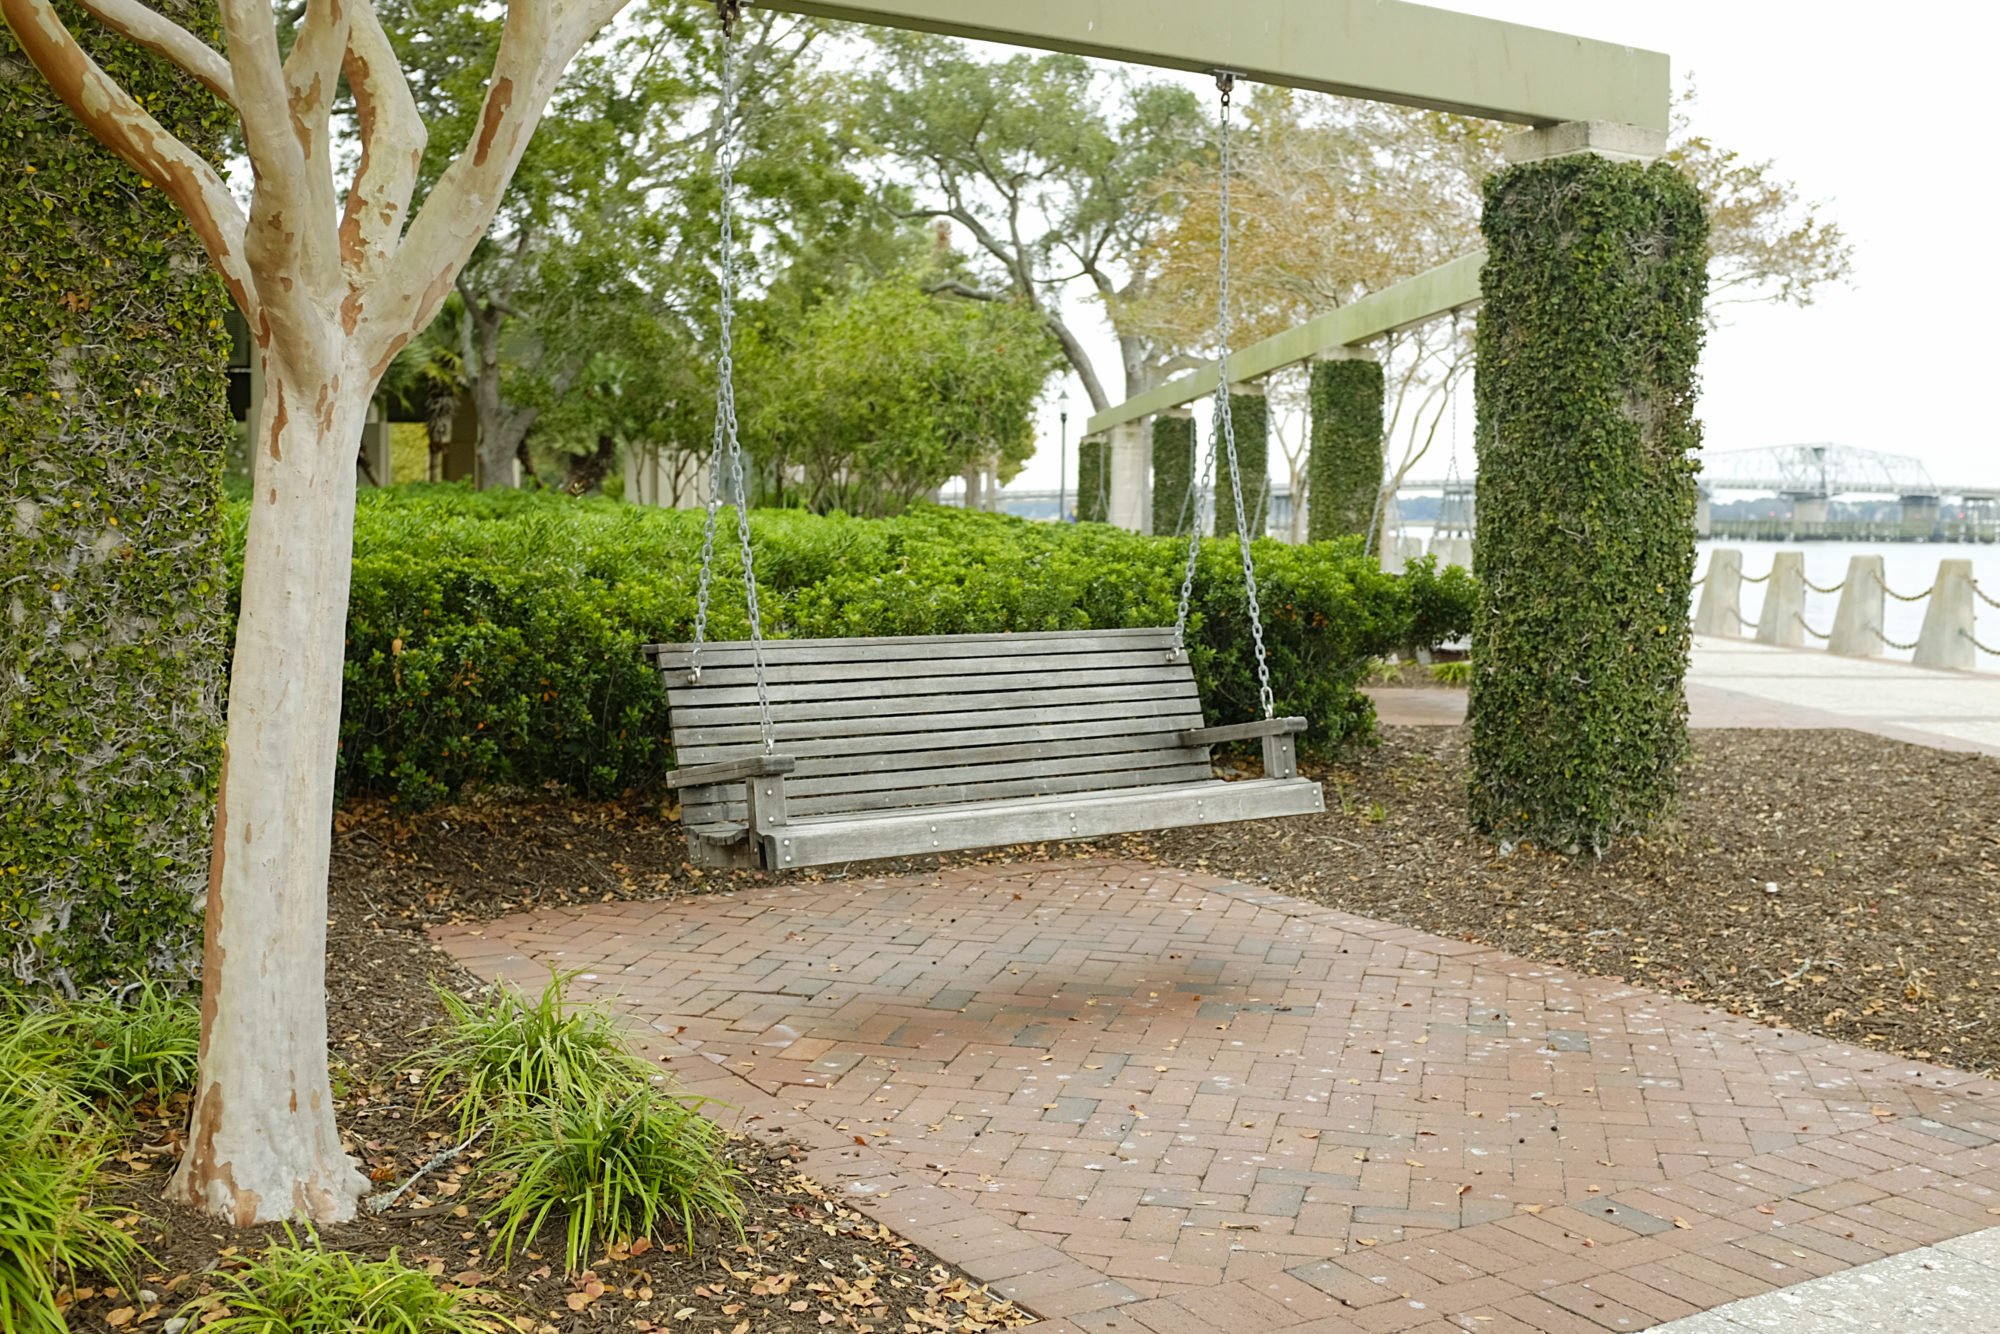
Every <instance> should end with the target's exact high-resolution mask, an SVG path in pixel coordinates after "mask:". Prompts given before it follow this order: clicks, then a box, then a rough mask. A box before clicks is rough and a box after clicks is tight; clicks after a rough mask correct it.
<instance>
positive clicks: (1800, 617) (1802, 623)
mask: <svg viewBox="0 0 2000 1334" xmlns="http://www.w3.org/2000/svg"><path fill="white" fill-rule="evenodd" d="M1792 619H1793V620H1795V621H1797V622H1798V623H1799V629H1801V630H1803V631H1805V632H1806V633H1807V634H1809V635H1811V636H1812V637H1813V638H1814V639H1829V640H1830V639H1832V638H1833V636H1832V635H1830V634H1825V635H1823V634H1821V633H1820V632H1819V631H1817V630H1815V629H1813V628H1812V627H1811V626H1810V625H1808V624H1806V618H1805V614H1804V613H1803V612H1796V611H1795V612H1793V613H1792Z"/></svg>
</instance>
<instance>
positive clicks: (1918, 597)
mask: <svg viewBox="0 0 2000 1334" xmlns="http://www.w3.org/2000/svg"><path fill="white" fill-rule="evenodd" d="M1882 591H1883V592H1884V593H1887V594H1888V595H1889V596H1890V597H1892V598H1894V599H1896V601H1898V602H1922V601H1923V600H1924V599H1925V598H1927V597H1929V596H1930V595H1931V594H1933V593H1935V592H1937V585H1936V584H1932V585H1931V586H1930V587H1929V588H1926V589H1925V590H1924V591H1923V592H1921V593H1898V592H1897V591H1896V590H1895V589H1893V588H1891V587H1889V585H1887V584H1884V585H1882ZM1883 642H1885V643H1886V642H1887V641H1886V640H1885V641H1883Z"/></svg>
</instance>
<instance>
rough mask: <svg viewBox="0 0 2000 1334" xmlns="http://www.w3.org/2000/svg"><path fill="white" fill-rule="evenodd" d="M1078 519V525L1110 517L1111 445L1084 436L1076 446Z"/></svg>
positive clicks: (1100, 438)
mask: <svg viewBox="0 0 2000 1334" xmlns="http://www.w3.org/2000/svg"><path fill="white" fill-rule="evenodd" d="M1076 517H1077V521H1078V522H1079V523H1104V522H1107V521H1108V520H1109V519H1110V518H1111V442H1110V441H1108V440H1106V439H1105V438H1104V437H1103V436H1085V437H1084V438H1083V439H1082V440H1081V441H1079V442H1078V443H1077V447H1076Z"/></svg>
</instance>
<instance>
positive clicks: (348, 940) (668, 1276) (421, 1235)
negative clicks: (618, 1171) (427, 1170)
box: [70, 804, 1032, 1334]
mask: <svg viewBox="0 0 2000 1334" xmlns="http://www.w3.org/2000/svg"><path fill="white" fill-rule="evenodd" d="M336 825H337V830H338V832H337V833H336V836H335V837H336V853H335V867H334V875H333V884H332V890H331V895H330V898H331V904H330V912H329V914H328V915H329V918H330V919H331V921H332V925H331V927H330V928H329V930H328V959H327V984H328V993H329V994H328V1032H329V1036H330V1038H331V1045H332V1050H333V1057H334V1061H335V1093H336V1095H337V1097H338V1098H339V1099H340V1101H339V1102H338V1103H337V1107H338V1111H339V1117H340V1126H341V1130H342V1132H343V1134H344V1135H346V1136H347V1137H348V1139H349V1141H350V1151H351V1152H353V1153H354V1154H355V1156H356V1157H358V1158H360V1159H361V1160H362V1162H363V1164H364V1166H365V1167H366V1168H367V1169H368V1171H369V1174H370V1176H371V1177H373V1178H375V1180H376V1181H377V1182H378V1186H377V1189H378V1190H381V1189H392V1188H393V1187H394V1186H396V1185H398V1184H400V1183H401V1182H403V1181H405V1180H407V1179H408V1178H409V1177H410V1175H411V1174H412V1173H413V1172H415V1171H416V1169H417V1168H418V1167H420V1166H422V1165H423V1164H425V1163H426V1162H427V1161H429V1160H430V1159H431V1158H432V1157H433V1156H434V1155H435V1154H436V1153H437V1152H438V1150H440V1149H441V1148H447V1147H450V1146H451V1145H452V1144H453V1143H454V1141H455V1139H456V1136H455V1134H454V1131H455V1128H456V1127H455V1123H454V1122H453V1121H452V1120H451V1118H450V1117H449V1116H448V1115H446V1114H445V1109H442V1108H429V1109H426V1108H424V1107H422V1106H421V1105H420V1099H419V1094H420V1092H421V1090H420V1089H419V1088H418V1087H417V1086H416V1085H417V1082H418V1080H413V1079H412V1077H411V1076H412V1071H414V1070H416V1069H418V1068H419V1064H420V1059H421V1053H422V1051H423V1050H424V1048H425V1047H426V1046H427V1045H428V1037H427V1035H426V1033H425V1032H424V1030H425V1028H426V1027H427V1026H428V1025H430V1024H432V1023H435V1022H437V1021H438V1020H440V1019H442V1018H443V1016H444V1012H443V1008H442V1007H441V1006H440V1005H439V1003H438V1001H437V998H436V995H435V994H434V993H433V991H432V990H431V986H432V981H433V979H435V980H436V981H437V982H438V983H439V984H441V985H444V986H448V987H452V988H454V989H456V990H458V991H460V992H463V993H469V992H471V991H473V990H474V989H475V988H477V987H479V986H480V985H481V984H480V982H479V980H478V979H476V978H474V977H472V976H471V975H470V974H468V973H465V972H463V971H462V970H460V969H458V968H457V967H456V965H454V964H453V963H452V962H451V961H450V960H449V959H448V958H447V957H446V956H445V955H444V954H442V953H441V952H439V951H437V950H436V949H435V948H434V947H433V946H432V945H431V944H430V942H429V941H428V939H426V938H425V937H424V936H423V934H422V928H423V926H424V925H425V924H426V923H427V922H430V921H436V920H441V919H446V918H449V917H451V916H454V915H458V914H461V913H465V912H477V913H480V914H483V915H492V914H496V913H501V912H507V911H510V910H511V909H513V908H516V907H524V906H538V905H542V904H546V903H554V902H575V901H577V900H579V899H581V898H586V897H588V898H596V897H601V896H602V895H603V894H605V893H618V894H624V895H628V896H629V895H638V894H642V893H645V894H657V893H660V892H681V891H685V890H690V889H696V890H698V889H700V888H703V887H704V882H703V881H701V880H700V879H698V878H696V877H694V876H691V875H689V874H688V873H686V872H685V871H681V870H679V856H680V854H679V852H678V851H676V852H675V853H674V854H673V856H672V857H671V859H669V857H668V856H667V854H666V853H665V851H664V848H665V845H666V843H667V842H668V841H671V842H672V843H674V844H675V845H676V848H677V849H678V845H679V842H680V838H679V833H678V829H677V827H676V826H674V825H673V824H671V822H669V823H666V824H663V823H662V822H661V821H660V820H659V819H658V818H657V817H656V816H650V815H646V814H642V813H638V812H634V811H628V810H626V809H623V808H621V807H617V806H586V805H582V804H575V805H562V806H554V807H550V806H535V807H512V806H508V805H504V804H482V805H479V806H474V807H468V808H464V809H453V810H449V811H445V812H434V813H431V814H430V815H428V816H426V817H425V818H424V819H422V820H421V821H414V820H404V819H398V818H396V817H395V816H394V815H393V814H392V813H391V812H389V811H388V810H387V809H386V808H383V807H376V806H369V807H362V808H360V809H357V810H351V811H345V812H343V813H342V814H341V816H340V817H339V819H338V820H337V821H336ZM670 870H671V871H674V872H676V873H677V874H676V875H675V876H674V877H671V878H663V877H666V876H667V873H668V872H669V871H670ZM607 885H609V886H611V888H610V889H607V888H606V886H607ZM419 1079H420V1076H419ZM142 1114H143V1115H144V1116H145V1118H146V1119H145V1120H143V1121H142V1124H141V1132H140V1134H139V1135H137V1136H136V1137H135V1140H134V1142H133V1143H132V1144H131V1145H130V1146H129V1147H128V1148H127V1150H126V1151H125V1152H123V1153H121V1154H120V1155H119V1157H118V1158H117V1160H115V1161H114V1163H113V1165H112V1170H113V1172H114V1178H113V1183H112V1184H113V1189H112V1191H111V1192H110V1195H111V1198H112V1201H113V1202H114V1203H116V1204H119V1205H121V1206H124V1207H127V1208H129V1209H130V1210H131V1211H132V1212H133V1213H134V1214H136V1215H139V1216H140V1217H141V1218H142V1219H143V1220H144V1221H143V1223H142V1224H141V1225H140V1230H139V1235H140V1238H141V1240H142V1241H143V1243H144V1244H145V1245H146V1248H147V1250H148V1251H149V1252H150V1253H151V1255H152V1257H153V1259H154V1261H155V1263H154V1264H153V1265H151V1266H148V1267H147V1268H146V1269H145V1270H144V1271H143V1274H142V1282H141V1285H140V1290H141V1292H149V1293H151V1294H153V1296H154V1297H155V1298H156V1299H157V1300H156V1301H154V1302H151V1303H148V1302H146V1301H144V1300H143V1298H142V1297H141V1296H139V1295H138V1294H135V1293H119V1292H116V1291H115V1290H114V1291H111V1292H105V1291H100V1290H94V1289H86V1290H85V1291H87V1292H88V1293H89V1295H88V1296H83V1297H81V1299H80V1300H79V1301H78V1303H77V1304H76V1306H75V1307H73V1308H72V1310H71V1312H70V1323H71V1327H72V1328H74V1329H78V1330H110V1329H120V1330H125V1331H131V1330H146V1331H154V1330H160V1329H161V1328H162V1327H163V1325H164V1322H165V1321H166V1320H167V1319H169V1318H170V1317H172V1316H173V1315H174V1314H175V1312H176V1311H177V1310H178V1309H179V1308H180V1306H181V1305H182V1304H183V1303H184V1302H185V1301H187V1300H188V1299H189V1298H191V1297H193V1296H195V1295H197V1294H199V1293H202V1292H203V1291H205V1290H206V1287H205V1284H206V1283H207V1278H206V1276H207V1275H208V1274H209V1273H211V1272H212V1271H214V1270H216V1269H227V1268H230V1267H233V1266H238V1265H241V1264H242V1263H243V1262H244V1261H245V1260H246V1259H248V1258H249V1256H250V1255H252V1254H254V1253H255V1252H257V1251H259V1250H261V1248H262V1247H263V1246H264V1245H265V1244H266V1239H267V1237H277V1238H280V1239H282V1237H283V1230H282V1229H280V1228H275V1227H272V1228H243V1229H237V1228H232V1227H229V1226H226V1225H224V1224H222V1223H219V1222H217V1221H216V1220H214V1219H211V1218H209V1217H207V1216H205V1215H202V1214H198V1213H195V1212H194V1211H192V1210H188V1209H184V1208H181V1207H178V1206H174V1205H169V1204H166V1203H164V1202H163V1201H162V1200H161V1198H160V1193H161V1191H162V1190H163V1188H164V1187H165V1184H166V1180H167V1176H168V1173H169V1171H170V1170H171V1168H172V1166H173V1164H174V1162H175V1161H176V1159H177V1157H178V1152H179V1143H180V1136H181V1131H182V1127H184V1126H185V1124H186V1119H187V1118H186V1105H185V1099H184V1098H180V1099H177V1100H176V1103H175V1105H173V1106H170V1107H168V1108H165V1109H155V1108H144V1109H142ZM729 1152H730V1156H731V1158H732V1159H733V1160H734V1161H735V1163H736V1164H737V1166H738V1167H739V1168H740V1169H741V1170H742V1171H743V1173H744V1181H743V1191H742V1193H743V1198H744V1203H745V1213H744V1220H743V1227H744V1238H743V1240H742V1242H741V1243H740V1244H739V1242H738V1240H737V1238H736V1237H735V1235H734V1233H733V1232H729V1231H726V1230H724V1229H718V1228H716V1227H714V1226H713V1225H710V1226H705V1227H702V1228H698V1229H697V1232H696V1239H695V1245H694V1246H693V1247H692V1249H690V1248H689V1247H688V1246H687V1245H686V1244H685V1242H684V1241H683V1242H680V1243H676V1242H675V1241H674V1240H673V1239H672V1238H671V1237H670V1236H666V1235H663V1236H661V1237H659V1238H656V1239H655V1241H656V1243H657V1244H653V1245H647V1244H646V1243H643V1242H642V1243H640V1244H639V1245H638V1246H636V1247H631V1248H625V1247H620V1248H619V1249H618V1252H617V1253H616V1254H606V1255H601V1256H599V1257H598V1259H597V1260H596V1262H595V1263H593V1264H592V1266H591V1268H590V1269H589V1271H588V1272H587V1273H585V1274H581V1275H568V1274H565V1273H564V1272H563V1259H562V1247H563V1235H562V1222H561V1220H560V1218H558V1219H555V1220H553V1221H552V1222H551V1223H550V1225H549V1227H548V1228H547V1229H546V1230H545V1232H544V1233H543V1235H542V1237H541V1239H540V1241H539V1242H537V1243H535V1244H533V1245H532V1247H531V1248H530V1249H528V1250H525V1251H521V1250H517V1251H516V1253H515V1256H514V1261H513V1263H512V1264H511V1265H508V1264H506V1263H504V1262H503V1261H502V1260H501V1259H500V1258H499V1257H497V1256H493V1255H490V1254H489V1253H488V1246H487V1232H486V1230H485V1229H484V1228H483V1227H481V1226H480V1224H479V1217H480V1215H481V1214H482V1213H483V1212H484V1211H485V1209H486V1207H487V1206H486V1203H485V1202H484V1200H483V1199H482V1197H483V1196H484V1195H485V1194H486V1193H487V1183H485V1182H484V1181H482V1180H481V1178H480V1176H479V1174H478V1171H477V1168H478V1159H479V1158H480V1157H481V1156H483V1155H482V1152H481V1150H480V1149H479V1148H478V1147H476V1146H475V1147H474V1148H472V1149H470V1150H468V1151H467V1152H466V1153H465V1154H464V1155H463V1156H462V1157H461V1158H459V1159H457V1160H455V1161H454V1162H453V1163H452V1164H451V1165H450V1167H448V1168H445V1169H441V1170H440V1171H438V1172H437V1173H435V1174H433V1175H432V1176H429V1177H426V1178H425V1179H424V1180H423V1181H422V1182H421V1183H419V1185H418V1186H417V1188H416V1190H415V1191H414V1192H412V1193H411V1194H409V1195H406V1196H405V1197H404V1198H403V1199H402V1200H401V1201H399V1202H398V1203H397V1204H396V1205H395V1206H394V1207H393V1208H392V1209H390V1210H389V1211H388V1212H387V1213H385V1214H383V1215H381V1216H379V1217H377V1216H366V1215H365V1214H364V1217H363V1218H362V1219H361V1220H358V1221H356V1222H353V1223H347V1224H342V1225H339V1226H335V1227H329V1228H326V1229H325V1230H323V1231H322V1232H321V1234H320V1237H321V1240H322V1242H324V1243H325V1244H326V1245H327V1246H328V1247H330V1248H337V1249H341V1250H347V1251H353V1252H356V1253H361V1254H366V1255H368V1256H371V1257H375V1258H380V1257H382V1256H386V1255H387V1254H388V1253H389V1251H390V1250H391V1249H392V1248H393V1249H396V1250H398V1251H399V1252H400V1253H401V1256H402V1258H403V1259H404V1260H405V1261H406V1262H409V1263H412V1264H417V1265H421V1266H424V1267H427V1268H428V1269H429V1270H430V1272H431V1273H432V1274H433V1275H436V1276H437V1277H438V1278H439V1281H441V1282H446V1283H450V1284H452V1285H454V1286H457V1287H460V1288H463V1289H465V1290H466V1292H467V1294H468V1297H469V1299H471V1300H473V1301H475V1302H476V1303H478V1304H479V1305H480V1306H481V1307H483V1308H484V1309H486V1310H488V1311H490V1312H491V1313H492V1314H493V1315H494V1316H495V1317H497V1319H496V1321H495V1324H496V1328H504V1329H518V1330H522V1331H530V1332H531V1334H558V1332H560V1334H573V1332H576V1331H597V1330H614V1329H615V1330H619V1331H626V1330H637V1331H640V1334H646V1332H647V1331H654V1330H658V1331H668V1330H671V1331H676V1334H678V1331H683V1330H686V1331H690V1332H698V1334H708V1332H709V1331H719V1332H720V1334H803V1332H804V1331H812V1332H813V1334H828V1332H832V1334H845V1332H849V1331H852V1332H855V1334H859V1332H861V1331H876V1332H878V1334H892V1332H893V1331H907V1330H919V1329H921V1330H923V1331H926V1334H936V1332H937V1331H963V1332H964V1334H978V1332H980V1331H986V1330H993V1329H1002V1328H1010V1327H1013V1326H1016V1325H1024V1324H1029V1323H1032V1321H1031V1320H1030V1318H1029V1317H1028V1316H1027V1315H1026V1314H1025V1313H1023V1312H1021V1311H1019V1310H1018V1309H1016V1308H1014V1307H1012V1306H1011V1305H1009V1304H1008V1303H1006V1302H1005V1301H1002V1300H1001V1299H999V1298H997V1297H993V1296H991V1295H989V1294H987V1293H985V1292H984V1291H982V1290H981V1289H980V1288H979V1287H978V1285H977V1284H975V1283H972V1282H969V1281H968V1280H967V1279H966V1278H965V1276H964V1274H963V1273H962V1272H961V1271H959V1270H957V1269H954V1268H953V1267H951V1266H949V1265H945V1264H943V1263H941V1262H940V1261H939V1260H938V1259H937V1258H936V1257H935V1256H933V1255H932V1254H930V1253H929V1252H928V1251H926V1250H924V1249H922V1248H921V1247H918V1246H914V1245H912V1244H910V1243H909V1242H907V1241H905V1240H903V1239H902V1238H901V1237H898V1236H896V1235H895V1234H894V1233H892V1232H890V1231H889V1230H888V1229H887V1228H884V1227H881V1226H879V1225H877V1224H876V1223H874V1222H873V1221H872V1220H870V1219H867V1218H863V1217H862V1216H861V1215H860V1214H858V1213H856V1212H854V1211H853V1210H851V1209H848V1208H846V1207H844V1206H842V1205H841V1204H840V1203H839V1202H838V1201H837V1200H835V1199H834V1198H832V1196H831V1194H830V1193H829V1192H828V1191H826V1190H824V1189H823V1188H822V1187H821V1186H820V1185H819V1184H818V1183H816V1182H815V1181H813V1180H812V1179H811V1178H810V1177H808V1176H805V1175H804V1174H802V1173H801V1172H800V1170H799V1168H798V1166H797V1165H796V1164H795V1162H794V1160H793V1158H792V1157H791V1156H790V1153H789V1152H788V1146H785V1145H783V1144H769V1143H759V1142H757V1141H754V1140H751V1139H749V1138H747V1137H738V1138H734V1139H732V1140H731V1142H730V1145H729ZM912 1307H914V1308H917V1309H919V1310H921V1311H923V1312H924V1313H925V1315H924V1320H923V1322H922V1323H919V1322H918V1321H917V1320H916V1319H915V1318H913V1317H912V1315H911V1314H910V1308H912ZM502 1322H504V1323H502ZM190 1334H193V1332H192V1331H191V1332H190Z"/></svg>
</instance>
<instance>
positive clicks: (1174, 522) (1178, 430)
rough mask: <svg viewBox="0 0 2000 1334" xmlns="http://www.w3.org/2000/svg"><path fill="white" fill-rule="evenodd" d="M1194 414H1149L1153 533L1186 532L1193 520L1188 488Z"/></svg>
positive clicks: (1192, 478)
mask: <svg viewBox="0 0 2000 1334" xmlns="http://www.w3.org/2000/svg"><path fill="white" fill-rule="evenodd" d="M1197 472H1198V470H1197V468H1196V456H1195V439H1194V418H1193V417H1191V416H1189V417H1177V416H1163V417H1155V418H1153V535H1154V536H1155V537H1172V536H1174V535H1175V534H1176V533H1178V534H1180V535H1181V536H1183V537H1184V536H1186V535H1187V525H1188V524H1191V523H1193V522H1194V521H1195V519H1196V517H1197V516H1196V515H1195V512H1194V506H1193V504H1192V503H1191V501H1190V498H1189V494H1188V493H1189V492H1191V491H1192V490H1193V489H1194V484H1195V477H1196V475H1197Z"/></svg>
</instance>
